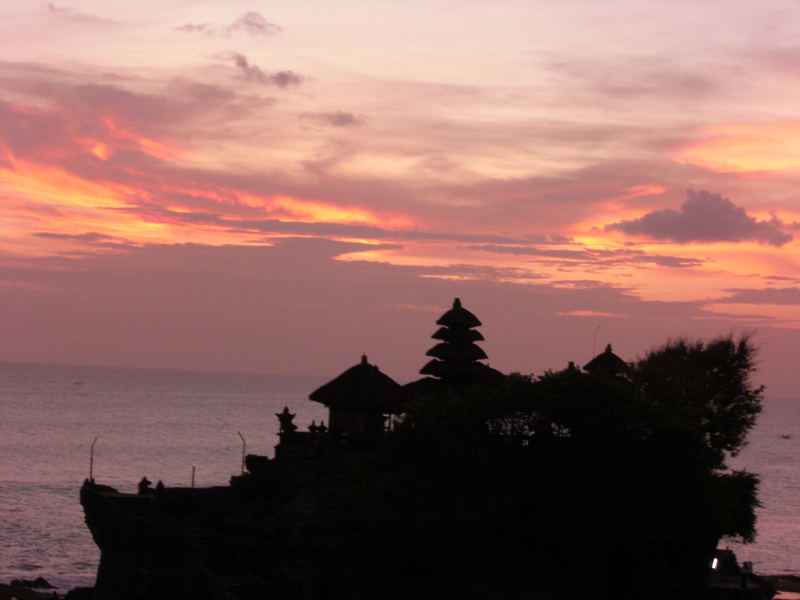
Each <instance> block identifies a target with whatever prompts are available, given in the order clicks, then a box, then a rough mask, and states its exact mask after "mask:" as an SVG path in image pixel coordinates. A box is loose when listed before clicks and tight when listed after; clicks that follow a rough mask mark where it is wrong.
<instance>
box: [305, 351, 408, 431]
mask: <svg viewBox="0 0 800 600" xmlns="http://www.w3.org/2000/svg"><path fill="white" fill-rule="evenodd" d="M402 392H403V390H402V387H401V386H400V384H399V383H397V382H396V381H395V380H394V379H392V378H391V377H389V376H388V375H386V374H384V373H382V372H381V370H380V369H378V367H376V366H375V365H371V364H370V363H369V362H368V361H367V356H366V355H363V356H362V357H361V362H360V363H358V364H357V365H355V366H353V367H350V368H349V369H347V370H346V371H344V372H343V373H342V374H341V375H339V376H338V377H336V378H335V379H333V380H332V381H329V382H328V383H326V384H325V385H323V386H322V387H320V388H318V389H316V390H315V391H313V392H312V393H311V394H310V395H309V399H310V400H313V401H314V402H319V403H321V404H324V405H325V406H327V407H328V410H329V416H328V429H329V431H330V433H331V434H333V435H367V436H370V435H380V434H381V433H383V431H384V430H385V428H386V422H387V419H388V416H389V415H391V414H395V413H398V412H400V404H401V401H402Z"/></svg>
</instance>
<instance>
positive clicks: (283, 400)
mask: <svg viewBox="0 0 800 600" xmlns="http://www.w3.org/2000/svg"><path fill="white" fill-rule="evenodd" d="M345 366H346V365H345ZM331 375H335V374H331ZM324 382H325V379H324V378H313V377H276V376H267V375H249V374H231V373H197V372H181V371H164V370H148V369H123V368H98V367H78V366H63V365H29V364H13V363H0V581H8V580H9V579H12V578H25V579H34V578H36V577H39V576H42V577H44V578H45V579H47V580H48V581H50V582H51V583H52V584H54V585H56V586H57V587H58V588H59V589H61V590H66V589H69V588H72V587H75V586H91V585H92V584H93V583H94V577H95V571H96V569H97V564H98V560H99V552H98V550H97V548H96V546H95V545H94V543H93V541H92V539H91V536H90V534H89V531H88V529H87V528H86V525H85V524H84V521H83V511H82V509H81V507H80V504H79V501H78V491H79V488H80V485H81V483H82V481H83V480H84V478H86V477H88V474H89V457H90V447H91V444H92V441H93V440H94V439H95V437H96V438H97V443H96V445H95V453H94V477H95V480H96V481H97V482H98V483H102V484H106V485H111V486H113V487H115V488H117V489H119V490H120V491H126V492H135V491H136V484H137V483H138V481H139V480H140V479H141V478H142V477H143V476H146V477H147V478H148V479H150V480H151V481H152V482H153V484H155V483H156V482H157V481H158V480H162V481H163V482H164V484H165V485H167V486H189V485H190V484H191V477H192V468H193V467H194V469H195V485H197V486H209V485H226V484H227V483H228V481H229V479H230V477H231V476H232V475H236V474H239V473H240V472H241V468H242V441H241V439H240V438H239V435H238V434H237V431H238V432H240V433H241V434H242V435H243V436H244V438H245V440H246V443H247V447H246V450H247V452H248V453H252V454H263V455H268V456H272V453H273V447H274V446H275V444H276V443H277V442H278V439H277V435H276V432H277V419H276V418H275V413H277V412H279V411H281V410H282V409H283V407H284V406H288V407H289V409H290V410H291V411H292V412H293V413H296V414H297V417H296V419H295V423H296V424H298V425H299V426H300V427H301V428H305V427H306V425H308V424H310V423H311V421H312V419H313V420H316V421H317V422H319V421H320V420H321V419H325V418H326V410H325V408H324V407H323V406H321V405H318V404H316V403H314V402H311V401H309V400H308V394H309V393H310V392H311V391H313V390H314V389H316V387H318V386H319V385H321V384H322V383H324ZM750 439H751V443H750V445H749V446H748V447H747V448H746V449H745V451H744V452H742V454H741V455H740V456H738V457H736V459H734V460H733V461H732V465H733V466H735V467H736V468H743V469H747V470H750V471H754V472H756V473H760V474H761V476H762V488H761V501H762V504H763V506H762V507H761V508H760V509H759V512H758V517H759V522H758V530H759V535H758V539H757V541H756V543H755V544H750V545H744V546H742V545H739V544H733V543H730V542H725V541H723V543H722V545H723V546H724V545H726V543H727V544H728V545H730V546H731V547H732V548H733V549H734V550H735V551H736V553H737V555H738V556H739V558H740V560H751V561H753V564H754V566H755V569H756V571H757V572H759V573H765V574H767V573H768V574H779V573H792V574H796V575H800V401H794V400H782V399H773V398H770V399H768V400H767V402H766V405H765V411H764V413H763V414H762V415H761V418H760V421H759V423H758V425H757V426H756V428H755V430H754V431H753V432H752V433H751V437H750Z"/></svg>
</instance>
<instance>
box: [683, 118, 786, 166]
mask: <svg viewBox="0 0 800 600" xmlns="http://www.w3.org/2000/svg"><path fill="white" fill-rule="evenodd" d="M798 140H800V123H728V124H720V125H713V126H711V127H709V128H707V129H706V130H705V131H704V132H703V136H702V139H701V140H700V141H698V142H697V143H694V144H692V145H690V146H688V147H686V148H684V149H682V150H680V151H679V152H677V153H675V154H674V155H672V156H671V157H670V158H672V159H674V160H677V161H678V162H683V163H689V164H693V165H697V166H700V167H704V168H706V169H709V170H711V171H714V172H717V173H737V172H741V173H746V172H753V171H786V170H792V169H797V168H800V141H798Z"/></svg>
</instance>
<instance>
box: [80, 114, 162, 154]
mask: <svg viewBox="0 0 800 600" xmlns="http://www.w3.org/2000/svg"><path fill="white" fill-rule="evenodd" d="M99 120H100V122H101V123H102V124H103V125H105V127H106V129H108V131H109V132H110V133H111V134H112V136H113V137H115V138H116V139H117V140H124V141H127V142H132V143H133V144H134V145H135V146H136V148H137V149H138V150H140V151H141V152H144V153H145V154H149V155H150V156H153V157H155V158H160V159H162V160H168V159H171V158H174V157H175V156H176V155H177V153H178V151H177V149H176V148H173V147H171V146H168V145H166V144H164V143H162V142H157V141H156V140H153V139H151V138H148V137H146V136H143V135H141V134H139V133H136V132H135V131H132V130H131V129H128V128H126V127H124V126H122V125H120V124H119V123H116V122H115V121H114V120H113V119H111V117H100V119H99ZM92 152H93V153H94V150H92ZM106 153H107V151H106Z"/></svg>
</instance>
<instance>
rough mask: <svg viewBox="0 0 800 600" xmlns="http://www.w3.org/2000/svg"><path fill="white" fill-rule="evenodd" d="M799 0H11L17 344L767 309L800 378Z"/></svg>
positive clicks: (782, 377)
mask: <svg viewBox="0 0 800 600" xmlns="http://www.w3.org/2000/svg"><path fill="white" fill-rule="evenodd" d="M798 40H800V7H799V6H798V4H797V2H796V1H795V0H792V1H789V0H785V1H779V0H762V1H759V2H755V1H752V2H730V0H726V1H717V0H704V1H702V2H697V0H693V1H691V2H690V1H686V0H675V1H672V2H669V3H666V2H662V1H650V0H628V1H622V0H619V1H617V0H606V1H603V2H590V1H588V0H561V1H560V2H551V1H545V0H516V1H512V0H496V1H492V2H487V1H478V0H458V1H456V0H425V1H421V0H404V1H403V2H397V1H394V2H389V1H382V0H371V1H369V2H367V1H365V0H342V1H340V2H319V1H317V2H312V1H310V0H308V1H307V0H293V1H292V2H289V1H288V0H274V1H271V2H252V1H251V2H242V1H239V0H229V1H227V2H220V1H219V0H206V1H200V0H138V1H137V2H127V1H126V2H122V1H118V0H59V1H55V2H37V1H34V0H4V1H3V2H2V4H0V50H2V52H1V53H0V232H1V233H2V235H0V318H2V329H1V330H0V360H4V361H24V362H56V363H74V364H89V365H121V366H140V367H164V368H186V369H195V370H204V369H212V370H226V371H255V372H266V373H281V374H319V375H322V376H332V375H335V374H337V373H338V372H340V371H342V370H343V369H344V368H346V367H349V366H351V365H353V364H355V363H356V362H357V361H358V359H359V356H360V354H361V353H362V352H366V353H367V354H368V356H369V359H370V361H371V362H374V363H376V364H378V365H379V366H380V367H381V369H382V370H383V371H384V372H386V373H388V374H389V375H391V376H392V377H394V378H396V379H398V380H399V381H409V380H411V379H412V378H415V377H416V372H417V370H418V369H419V368H420V367H421V366H422V365H423V364H424V363H425V362H426V361H427V360H426V357H425V356H424V353H425V351H426V350H427V349H428V347H430V346H431V345H432V341H431V340H430V339H429V336H430V334H431V333H433V332H434V331H435V329H436V326H435V325H434V321H435V319H436V318H437V317H438V316H439V315H440V314H441V313H442V312H443V311H444V310H446V308H448V307H449V305H450V303H451V302H452V299H453V298H454V297H456V296H459V297H461V298H462V301H463V303H464V306H465V307H466V308H468V309H470V310H472V311H473V312H474V313H475V314H476V315H477V316H478V317H479V318H480V319H481V320H482V321H483V323H484V326H483V328H482V332H483V334H484V336H485V337H486V342H485V343H484V344H483V347H484V349H485V350H486V352H487V353H488V354H489V356H490V361H489V362H490V363H491V365H492V366H493V367H495V368H498V369H500V370H503V371H522V372H525V373H541V372H543V371H544V370H545V369H557V368H562V367H564V366H565V365H566V364H567V361H569V360H573V361H576V362H577V363H579V364H584V363H585V362H587V361H588V360H589V359H590V358H591V356H592V351H593V349H594V350H595V351H597V352H599V351H600V350H602V348H603V347H604V346H605V344H606V343H609V342H610V343H612V344H613V346H614V349H615V351H616V352H617V353H618V354H619V355H620V356H622V357H623V358H625V359H626V360H634V359H635V358H637V356H640V355H641V354H642V353H643V352H645V351H646V350H647V349H648V348H650V347H653V346H655V345H658V344H661V343H664V342H665V341H667V339H669V338H670V337H672V338H674V337H677V336H681V335H688V336H692V337H707V336H713V335H718V334H727V333H731V332H733V333H739V332H744V331H749V332H753V333H754V336H755V340H756V342H757V343H758V344H759V346H760V347H761V354H760V359H761V372H760V375H759V381H763V383H765V384H767V386H768V393H769V394H772V395H776V396H787V397H788V396H793V395H797V390H798V386H799V384H800V376H798V368H797V362H798V360H800V313H799V312H798V307H799V306H800V242H798V239H800V190H799V189H798V184H799V183H800V44H799V43H798Z"/></svg>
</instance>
